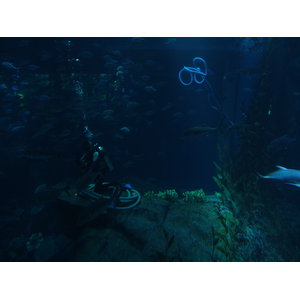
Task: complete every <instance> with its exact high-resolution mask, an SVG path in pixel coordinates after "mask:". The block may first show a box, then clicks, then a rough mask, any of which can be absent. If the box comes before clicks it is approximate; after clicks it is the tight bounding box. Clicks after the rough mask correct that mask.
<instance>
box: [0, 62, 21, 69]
mask: <svg viewBox="0 0 300 300" xmlns="http://www.w3.org/2000/svg"><path fill="white" fill-rule="evenodd" d="M1 65H2V66H3V67H4V68H6V69H9V70H19V69H20V68H16V67H15V66H14V65H13V64H12V63H9V62H7V61H4V62H3V63H2V64H1Z"/></svg>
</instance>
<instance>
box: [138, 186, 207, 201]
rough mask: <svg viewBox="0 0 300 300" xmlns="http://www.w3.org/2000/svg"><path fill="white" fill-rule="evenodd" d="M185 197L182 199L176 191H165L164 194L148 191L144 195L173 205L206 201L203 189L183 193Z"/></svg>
mask: <svg viewBox="0 0 300 300" xmlns="http://www.w3.org/2000/svg"><path fill="white" fill-rule="evenodd" d="M181 195H183V196H184V197H180V195H179V194H178V193H177V192H176V190H175V189H172V190H165V191H164V192H158V194H155V193H154V192H153V191H148V192H146V193H145V194H144V197H146V198H150V199H152V198H159V199H163V200H167V201H169V202H172V203H176V202H181V203H182V202H184V203H197V202H203V201H205V199H206V196H205V193H204V192H203V190H202V189H199V190H195V191H186V192H184V193H182V194H181Z"/></svg>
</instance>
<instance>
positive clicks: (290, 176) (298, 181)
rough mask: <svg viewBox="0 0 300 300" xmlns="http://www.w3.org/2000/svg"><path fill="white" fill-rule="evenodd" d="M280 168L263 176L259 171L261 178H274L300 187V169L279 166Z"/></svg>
mask: <svg viewBox="0 0 300 300" xmlns="http://www.w3.org/2000/svg"><path fill="white" fill-rule="evenodd" d="M277 168H278V170H276V171H274V172H272V173H270V174H268V175H266V176H263V175H260V174H259V173H258V176H259V178H265V179H273V180H278V181H280V182H283V183H285V184H289V185H293V186H296V187H300V170H294V169H287V168H284V167H281V166H277Z"/></svg>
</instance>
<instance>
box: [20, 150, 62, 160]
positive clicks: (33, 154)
mask: <svg viewBox="0 0 300 300" xmlns="http://www.w3.org/2000/svg"><path fill="white" fill-rule="evenodd" d="M23 156H24V157H27V158H31V159H49V158H52V157H58V155H57V154H55V153H53V152H51V151H48V150H46V149H42V148H41V149H40V148H31V149H27V150H26V151H25V153H24V155H23Z"/></svg>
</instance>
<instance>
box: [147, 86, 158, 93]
mask: <svg viewBox="0 0 300 300" xmlns="http://www.w3.org/2000/svg"><path fill="white" fill-rule="evenodd" d="M144 91H146V92H148V93H153V92H156V91H157V90H156V89H155V88H154V87H153V86H150V85H148V86H145V87H144Z"/></svg>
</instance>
